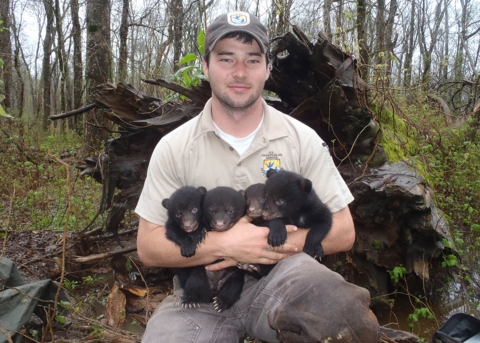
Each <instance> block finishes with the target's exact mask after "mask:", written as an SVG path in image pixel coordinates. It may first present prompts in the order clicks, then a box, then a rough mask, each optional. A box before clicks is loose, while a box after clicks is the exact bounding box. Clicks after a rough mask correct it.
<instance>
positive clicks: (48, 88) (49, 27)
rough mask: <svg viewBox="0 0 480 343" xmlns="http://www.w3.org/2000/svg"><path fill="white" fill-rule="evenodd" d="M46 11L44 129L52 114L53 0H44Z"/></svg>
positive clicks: (43, 76) (43, 72)
mask: <svg viewBox="0 0 480 343" xmlns="http://www.w3.org/2000/svg"><path fill="white" fill-rule="evenodd" d="M43 5H44V6H45V13H46V15H47V24H46V27H45V38H44V40H43V60H42V81H43V120H42V123H43V129H44V130H47V128H48V126H49V121H48V117H50V115H51V108H52V101H51V92H52V82H51V74H52V68H51V65H50V56H51V54H52V46H53V41H54V39H55V31H54V27H53V23H54V16H53V4H52V1H51V0H43Z"/></svg>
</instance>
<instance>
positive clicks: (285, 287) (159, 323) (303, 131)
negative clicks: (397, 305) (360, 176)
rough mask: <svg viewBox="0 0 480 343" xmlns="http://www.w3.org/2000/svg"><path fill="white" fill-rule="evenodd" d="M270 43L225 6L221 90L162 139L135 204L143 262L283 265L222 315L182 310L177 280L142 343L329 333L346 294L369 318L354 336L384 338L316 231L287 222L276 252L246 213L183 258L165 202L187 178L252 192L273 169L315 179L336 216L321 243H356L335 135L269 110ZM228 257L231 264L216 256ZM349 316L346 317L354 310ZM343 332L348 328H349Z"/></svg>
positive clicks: (217, 74)
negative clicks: (311, 243) (168, 226)
mask: <svg viewBox="0 0 480 343" xmlns="http://www.w3.org/2000/svg"><path fill="white" fill-rule="evenodd" d="M268 45H269V40H268V34H267V29H266V28H265V27H264V26H263V25H262V24H261V23H260V21H259V19H258V18H256V17H255V16H253V15H251V14H249V13H246V12H233V13H232V12H231V13H227V14H223V15H221V16H219V17H217V18H216V19H215V20H214V21H213V22H212V23H211V25H210V26H209V28H208V30H207V32H206V38H205V47H206V52H205V56H204V60H203V67H204V73H205V76H206V77H207V78H208V79H209V80H210V85H211V88H212V98H211V99H210V100H209V101H208V102H207V104H206V105H205V108H204V110H203V111H202V113H201V114H200V115H198V116H197V117H195V118H193V119H192V120H190V121H189V122H187V123H186V124H184V125H182V126H181V127H179V128H178V129H176V130H174V131H172V132H171V133H170V134H168V135H167V136H165V137H163V138H162V140H161V141H160V142H159V144H158V145H157V147H156V149H155V151H154V153H153V155H152V158H151V160H150V165H149V170H148V175H147V179H146V181H145V185H144V188H143V191H142V195H141V197H140V199H139V202H138V205H137V208H136V212H137V213H138V214H139V215H140V224H139V230H138V237H137V247H138V255H139V257H140V259H141V260H142V261H143V262H144V263H145V264H146V265H151V266H165V267H187V266H193V265H208V266H207V267H206V268H208V269H211V270H220V269H222V268H225V267H229V266H235V265H236V264H237V263H238V262H241V263H252V264H257V263H260V264H277V263H278V264H277V265H276V266H275V268H274V269H273V270H272V271H271V272H270V273H269V274H268V275H267V276H266V277H264V278H262V279H261V280H260V281H257V280H255V279H253V278H250V277H246V279H245V285H244V290H243V292H242V296H241V298H240V300H239V301H238V302H237V303H236V304H235V305H234V306H233V307H232V308H230V309H228V310H226V311H224V312H222V313H221V314H218V313H216V312H215V310H214V309H213V306H212V304H201V306H200V308H196V309H183V308H182V306H181V305H180V303H179V300H180V298H181V294H182V292H183V290H182V289H181V287H180V285H179V284H178V280H176V278H175V279H174V288H175V293H174V295H173V296H170V297H168V298H167V299H165V300H164V301H163V302H162V303H161V304H160V306H159V307H158V309H157V310H156V311H155V313H154V314H153V316H152V317H151V318H150V320H149V322H148V325H147V329H146V331H145V334H144V337H143V342H169V343H171V342H182V343H183V342H221V343H228V342H238V340H239V338H240V337H242V336H243V335H244V333H245V332H247V333H248V334H250V335H251V336H254V337H257V338H259V339H261V340H264V341H267V342H278V341H279V340H281V341H289V342H290V341H291V342H297V341H298V342H314V341H319V340H320V339H322V340H323V338H322V337H325V339H327V338H328V337H329V332H327V331H328V330H330V329H328V328H329V327H331V326H332V325H331V324H332V323H329V322H328V321H325V318H322V317H321V315H322V314H323V315H324V317H328V316H329V315H330V314H335V313H336V312H335V311H336V309H334V307H335V306H333V304H332V303H330V302H331V301H332V299H335V298H337V299H338V300H335V302H336V303H337V302H342V301H347V300H348V301H350V302H351V305H352V306H357V307H358V308H359V311H360V312H362V315H359V316H358V317H364V318H361V319H358V318H356V319H358V320H359V321H360V322H362V323H361V325H359V327H361V329H360V331H356V330H357V329H356V327H357V326H356V324H352V322H351V318H345V319H342V325H340V326H341V328H342V329H341V330H343V331H342V332H343V335H344V336H345V332H348V335H347V336H349V337H353V340H351V339H350V340H347V341H349V342H355V341H357V342H362V343H368V342H374V341H375V340H376V341H378V339H377V337H378V336H377V335H378V324H377V322H376V319H375V318H374V317H372V314H371V313H370V312H369V310H368V303H369V295H368V292H367V291H366V290H363V289H360V288H359V287H356V286H354V285H351V284H348V283H346V282H345V281H344V280H343V278H341V277H340V276H339V275H338V274H336V273H333V272H332V271H330V270H328V269H327V268H325V267H324V266H322V265H321V264H319V263H318V262H316V261H315V260H314V259H312V258H311V257H309V256H307V255H306V254H304V253H300V252H301V251H302V249H303V245H304V242H305V236H306V234H307V232H308V229H297V228H295V227H293V226H291V225H290V226H288V238H287V241H286V243H285V244H284V245H283V246H281V247H279V248H275V249H273V248H272V247H271V246H269V245H268V243H267V236H268V232H269V230H268V228H266V227H256V226H254V225H252V224H250V220H248V218H247V217H244V218H242V219H241V220H240V221H239V222H238V223H237V224H236V225H235V226H234V227H233V228H231V229H230V230H228V231H225V232H208V233H207V235H206V238H205V240H204V241H203V242H202V243H201V244H200V245H199V246H198V247H197V250H196V254H195V256H193V257H191V258H184V257H182V256H181V254H180V249H179V247H178V246H176V245H175V244H174V243H173V242H171V241H169V240H168V239H167V238H166V237H165V227H164V225H165V222H166V219H167V213H166V210H164V209H163V207H162V205H161V201H162V200H163V199H164V198H168V197H170V195H171V194H172V193H173V192H174V191H175V190H176V189H178V188H180V187H181V186H185V185H188V186H194V187H198V186H204V187H206V188H207V189H212V188H214V187H216V186H230V187H233V188H235V189H245V188H247V187H248V186H249V185H251V184H253V183H258V182H264V181H265V173H266V171H267V170H268V168H270V167H272V166H273V167H276V168H282V169H285V170H290V171H294V172H297V173H300V174H302V175H303V176H305V177H307V178H309V179H310V180H312V181H313V183H314V188H315V190H316V191H317V193H318V195H319V197H320V198H321V199H322V201H323V202H325V203H326V204H327V205H328V206H329V208H330V209H331V210H332V212H333V213H334V214H333V227H332V229H331V231H330V233H329V234H328V235H327V237H326V238H325V239H324V240H323V242H322V246H323V248H324V250H325V254H332V253H335V252H340V251H346V250H348V249H350V248H351V246H352V245H353V243H354V239H355V232H354V227H353V221H352V217H351V215H350V212H349V209H348V204H349V203H350V202H351V201H352V200H353V197H352V195H351V193H350V191H349V189H348V187H347V186H346V184H345V183H344V181H343V180H342V178H341V176H340V175H339V173H338V171H337V169H336V167H335V165H334V163H333V161H332V159H331V156H330V154H329V151H328V148H327V146H326V144H325V143H324V142H323V141H322V140H321V139H320V138H319V137H318V135H317V134H316V133H315V132H314V131H313V130H312V129H310V128H308V127H307V126H305V125H303V124H302V123H300V122H298V121H296V120H295V119H293V118H291V117H289V116H287V115H284V114H282V113H280V112H278V111H276V110H275V109H273V108H271V107H269V106H268V105H267V104H266V103H265V102H264V101H263V99H262V97H261V94H262V91H263V87H264V84H265V81H266V80H267V79H268V77H269V75H270V65H269V61H268ZM217 260H221V262H218V263H214V262H215V261H217ZM327 289H329V292H330V293H329V294H327V293H326V290H327ZM355 304H356V305H355ZM340 307H342V306H340ZM343 308H344V307H342V309H343ZM329 313H330V314H329ZM342 313H343V314H339V315H338V316H343V317H350V316H351V315H353V316H355V314H354V312H352V313H344V312H342ZM356 319H355V320H356ZM343 322H344V323H343ZM341 330H340V331H341ZM334 332H335V333H336V335H337V336H338V332H339V331H338V330H337V331H334ZM325 335H326V336H325ZM340 336H341V335H340ZM372 337H373V338H372ZM337 338H338V337H337Z"/></svg>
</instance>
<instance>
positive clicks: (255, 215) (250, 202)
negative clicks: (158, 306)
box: [245, 183, 265, 220]
mask: <svg viewBox="0 0 480 343" xmlns="http://www.w3.org/2000/svg"><path fill="white" fill-rule="evenodd" d="M245 204H246V205H247V216H249V217H250V218H252V219H253V220H256V219H261V218H262V212H263V207H264V205H265V184H264V183H255V184H253V185H250V186H248V187H247V189H245Z"/></svg>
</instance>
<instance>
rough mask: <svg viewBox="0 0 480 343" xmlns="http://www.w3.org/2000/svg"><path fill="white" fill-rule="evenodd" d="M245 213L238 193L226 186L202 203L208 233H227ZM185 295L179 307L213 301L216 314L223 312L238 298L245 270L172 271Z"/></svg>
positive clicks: (201, 267) (243, 202)
mask: <svg viewBox="0 0 480 343" xmlns="http://www.w3.org/2000/svg"><path fill="white" fill-rule="evenodd" d="M244 214H245V201H244V198H243V195H242V193H241V192H238V191H235V190H234V189H232V188H229V187H217V188H214V189H212V190H210V191H208V192H207V194H206V195H205V198H204V201H203V221H204V226H205V228H206V230H207V231H212V230H213V231H226V230H228V229H230V228H231V227H232V226H233V225H234V224H235V223H236V222H237V221H238V220H239V219H240V218H241V217H242V216H243V215H244ZM173 271H174V273H175V274H177V275H178V277H179V280H180V283H181V285H182V287H183V290H184V293H183V298H182V305H183V306H184V307H196V306H198V304H199V303H209V302H210V301H212V300H213V305H214V308H215V309H216V310H217V312H222V311H224V310H226V309H228V308H230V307H232V306H233V304H234V303H235V302H236V301H237V300H238V299H239V298H240V294H241V292H242V289H243V283H244V271H243V270H241V269H238V268H236V267H230V268H226V269H223V270H220V271H208V272H207V271H206V270H205V267H204V266H196V267H189V268H174V269H173Z"/></svg>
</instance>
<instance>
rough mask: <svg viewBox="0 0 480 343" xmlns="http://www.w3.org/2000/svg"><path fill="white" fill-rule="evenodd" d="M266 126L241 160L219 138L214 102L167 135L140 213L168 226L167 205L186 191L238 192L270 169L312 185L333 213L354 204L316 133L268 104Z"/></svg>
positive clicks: (157, 150)
mask: <svg viewBox="0 0 480 343" xmlns="http://www.w3.org/2000/svg"><path fill="white" fill-rule="evenodd" d="M263 109H264V120H263V125H262V127H261V128H260V130H259V131H258V132H257V134H256V136H255V138H254V139H253V142H252V144H251V146H250V148H249V149H248V150H247V151H246V152H245V153H244V154H243V155H242V156H239V155H238V153H237V151H236V150H235V149H233V148H232V147H230V146H229V144H228V143H226V142H225V141H223V140H222V139H220V138H219V136H218V134H217V133H216V132H215V126H214V124H213V121H212V115H211V100H209V101H208V102H207V103H206V105H205V108H204V110H203V111H202V112H201V113H200V114H199V115H198V116H197V117H195V118H193V119H191V120H190V121H188V122H187V123H185V124H184V125H182V126H180V127H179V128H177V129H175V130H173V131H172V132H170V133H169V134H167V135H166V136H164V137H163V138H162V139H161V140H160V142H159V143H158V145H157V146H156V148H155V150H154V152H153V154H152V157H151V159H150V164H149V166H148V172H147V178H146V180H145V184H144V186H143V191H142V194H141V195H140V199H139V201H138V204H137V207H136V209H135V212H136V213H137V214H138V215H140V216H141V217H143V218H144V219H146V220H148V221H149V222H152V223H155V224H159V225H164V224H165V222H166V220H167V210H166V209H165V208H164V207H163V206H162V200H163V199H165V198H169V197H170V195H171V194H172V193H173V192H174V191H175V190H176V189H178V188H180V187H182V186H194V187H199V186H204V187H205V188H207V190H209V189H212V188H214V187H217V186H229V187H232V188H234V189H236V190H240V189H246V188H247V187H248V186H249V185H251V184H254V183H258V182H262V183H263V182H265V180H266V175H265V173H266V171H267V170H268V169H269V168H276V169H285V170H288V171H293V172H296V173H299V174H301V175H303V176H304V177H306V178H308V179H310V180H311V181H312V182H313V187H314V189H315V191H316V192H317V194H318V196H319V197H320V199H321V200H322V201H323V202H324V203H326V204H327V205H328V207H329V208H330V210H331V211H332V212H336V211H338V210H340V209H342V208H345V207H346V206H347V205H348V204H349V203H350V202H351V201H352V200H353V196H352V194H351V193H350V190H349V189H348V187H347V185H346V184H345V182H344V180H343V179H342V177H341V176H340V173H339V172H338V170H337V168H336V167H335V164H334V163H333V160H332V158H331V156H330V153H329V151H328V146H327V144H326V143H325V142H323V140H322V139H321V138H320V137H319V136H318V135H317V134H316V132H315V131H314V130H312V129H311V128H310V127H308V126H306V125H305V124H303V123H301V122H300V121H298V120H296V119H294V118H292V117H290V116H288V115H286V114H284V113H281V112H279V111H277V110H275V109H274V108H272V107H270V106H268V105H267V104H266V103H265V102H263Z"/></svg>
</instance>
